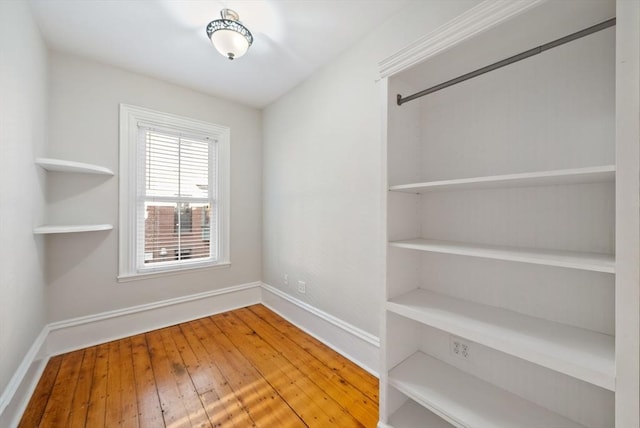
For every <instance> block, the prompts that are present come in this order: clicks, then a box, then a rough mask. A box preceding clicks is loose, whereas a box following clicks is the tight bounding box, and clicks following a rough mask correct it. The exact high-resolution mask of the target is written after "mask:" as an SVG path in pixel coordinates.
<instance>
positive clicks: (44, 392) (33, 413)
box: [18, 355, 63, 428]
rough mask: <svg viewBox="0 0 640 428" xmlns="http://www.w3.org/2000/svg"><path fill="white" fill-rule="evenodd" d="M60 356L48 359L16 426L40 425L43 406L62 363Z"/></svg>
mask: <svg viewBox="0 0 640 428" xmlns="http://www.w3.org/2000/svg"><path fill="white" fill-rule="evenodd" d="M62 358H63V356H62V355H56V356H54V357H51V359H49V362H48V363H47V366H46V367H45V369H44V372H42V376H41V377H40V380H39V381H38V385H37V386H36V390H35V392H34V393H33V396H32V397H31V399H30V400H29V404H28V405H27V410H26V411H25V413H24V415H23V416H22V419H21V420H20V424H19V425H18V428H33V427H37V426H38V425H40V421H41V420H42V416H43V415H44V411H45V408H46V407H47V402H48V401H49V397H51V391H52V390H53V385H54V384H55V382H56V377H57V376H58V370H59V369H60V365H61V364H62Z"/></svg>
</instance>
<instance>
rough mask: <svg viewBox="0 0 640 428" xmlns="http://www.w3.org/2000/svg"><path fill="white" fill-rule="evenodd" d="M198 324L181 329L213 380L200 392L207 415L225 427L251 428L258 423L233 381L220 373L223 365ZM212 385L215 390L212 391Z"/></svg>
mask: <svg viewBox="0 0 640 428" xmlns="http://www.w3.org/2000/svg"><path fill="white" fill-rule="evenodd" d="M197 324H198V323H197V322H190V323H184V324H182V325H181V326H180V329H181V330H182V333H183V335H184V338H185V340H186V341H187V342H188V343H189V347H190V348H191V350H192V351H193V354H194V356H195V357H196V358H197V360H198V363H199V364H200V367H201V368H203V369H204V373H205V374H206V375H207V377H208V378H209V379H210V380H211V384H210V385H205V386H203V387H202V388H203V391H201V392H200V399H201V400H202V402H203V404H204V406H205V409H206V410H207V414H208V415H209V418H210V420H211V422H212V423H214V424H219V425H221V426H225V427H226V426H231V427H239V428H242V427H249V426H253V425H254V422H253V420H252V419H251V416H250V415H249V413H248V412H247V409H246V408H245V406H244V403H243V402H242V401H241V400H240V399H239V397H238V396H237V395H236V394H235V392H234V391H233V389H231V385H230V383H229V380H228V379H227V378H226V377H225V376H224V375H223V373H222V372H221V371H220V369H219V367H218V365H217V364H216V362H218V363H221V362H222V361H220V360H218V359H217V358H216V357H215V354H213V353H212V352H211V351H210V350H208V349H207V347H209V346H210V343H209V340H208V337H207V336H206V332H205V333H204V334H203V333H202V331H201V330H200V329H199V328H198V325H197ZM208 386H211V389H210V390H209V389H208Z"/></svg>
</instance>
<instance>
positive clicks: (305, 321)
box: [262, 283, 380, 376]
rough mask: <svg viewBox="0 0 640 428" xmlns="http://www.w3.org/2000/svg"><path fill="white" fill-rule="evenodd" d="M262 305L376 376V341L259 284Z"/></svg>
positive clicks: (343, 323)
mask: <svg viewBox="0 0 640 428" xmlns="http://www.w3.org/2000/svg"><path fill="white" fill-rule="evenodd" d="M262 304H263V305H265V306H266V307H268V308H269V309H271V310H272V311H274V312H276V313H277V314H279V315H280V316H282V317H283V318H285V319H287V320H288V321H290V322H291V323H293V324H294V325H295V326H296V327H298V328H300V329H301V330H303V331H305V332H306V333H308V334H310V335H311V336H313V337H315V338H316V339H318V340H320V341H321V342H322V343H324V344H325V345H327V346H329V347H330V348H332V349H334V350H335V351H337V352H338V353H340V354H342V355H344V356H345V357H347V358H348V359H350V360H351V361H353V362H354V363H356V364H357V365H359V366H360V367H362V368H363V369H365V370H367V371H368V372H369V373H371V374H373V375H374V376H378V367H379V351H380V339H379V338H378V337H376V336H374V335H372V334H370V333H367V332H366V331H364V330H362V329H360V328H358V327H355V326H353V325H351V324H349V323H347V322H345V321H343V320H341V319H339V318H336V317H334V316H333V315H331V314H328V313H326V312H324V311H321V310H320V309H317V308H315V307H313V306H311V305H309V304H308V303H305V302H303V301H301V300H298V299H296V298H295V297H292V296H290V295H289V294H286V293H285V292H283V291H281V290H279V289H277V288H275V287H273V286H271V285H269V284H264V283H263V284H262Z"/></svg>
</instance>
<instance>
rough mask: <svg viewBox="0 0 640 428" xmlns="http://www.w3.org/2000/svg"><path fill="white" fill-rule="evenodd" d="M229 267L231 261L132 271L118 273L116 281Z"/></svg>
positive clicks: (129, 280)
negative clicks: (142, 271)
mask: <svg viewBox="0 0 640 428" xmlns="http://www.w3.org/2000/svg"><path fill="white" fill-rule="evenodd" d="M229 267H231V262H222V263H218V264H214V265H211V264H207V265H199V266H198V265H196V266H189V267H182V268H176V269H171V270H162V271H154V272H144V273H133V274H128V275H118V282H132V281H140V280H144V279H151V278H160V277H163V276H174V275H181V274H183V273H190V272H193V271H199V270H210V269H226V268H229Z"/></svg>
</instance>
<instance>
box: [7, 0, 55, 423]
mask: <svg viewBox="0 0 640 428" xmlns="http://www.w3.org/2000/svg"><path fill="white" fill-rule="evenodd" d="M47 86H48V77H47V51H46V48H45V46H44V43H43V42H42V39H41V38H40V34H39V32H38V29H37V28H36V26H35V24H34V22H33V21H32V19H31V15H30V12H29V9H28V7H27V5H26V3H24V2H7V1H0V148H1V151H0V243H1V245H0V399H1V398H2V392H3V391H4V390H5V388H6V387H7V384H8V383H9V380H10V378H11V377H12V376H13V374H14V372H15V371H16V368H17V367H18V365H19V364H20V362H21V361H22V359H23V358H24V356H25V354H26V352H27V350H28V349H29V347H30V346H31V344H32V343H33V342H34V340H35V338H36V336H37V335H38V334H39V333H40V331H41V330H42V327H43V326H44V323H45V317H46V308H45V294H46V293H45V285H44V284H45V283H44V278H43V266H44V261H43V247H44V243H43V240H42V238H41V237H36V236H34V235H33V233H32V230H33V226H34V225H35V224H37V223H39V222H40V221H41V217H42V208H43V205H44V181H43V178H44V174H43V172H42V171H41V170H40V169H39V168H38V167H36V166H35V165H34V163H33V160H34V158H35V157H36V156H38V155H40V154H41V153H42V150H43V147H44V143H45V141H46V139H47V132H46V131H47V114H46V113H47V112H46V107H47ZM4 404H6V403H4ZM2 405H3V403H0V413H1V408H2Z"/></svg>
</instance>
